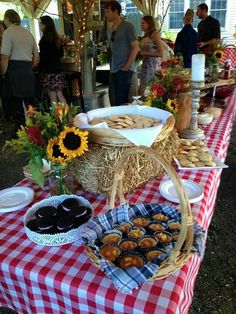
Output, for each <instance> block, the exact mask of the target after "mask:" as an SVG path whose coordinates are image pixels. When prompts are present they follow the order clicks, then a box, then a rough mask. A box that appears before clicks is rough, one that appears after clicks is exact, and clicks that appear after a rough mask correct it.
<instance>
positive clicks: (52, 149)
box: [47, 137, 70, 165]
mask: <svg viewBox="0 0 236 314" xmlns="http://www.w3.org/2000/svg"><path fill="white" fill-rule="evenodd" d="M58 142H59V139H58V137H53V138H52V139H50V140H49V141H48V145H47V155H48V157H49V159H50V160H51V161H52V162H55V163H57V164H61V165H64V164H65V163H66V162H67V161H68V160H69V159H70V158H68V156H66V155H65V154H63V153H62V152H61V150H60V147H59V143H58Z"/></svg>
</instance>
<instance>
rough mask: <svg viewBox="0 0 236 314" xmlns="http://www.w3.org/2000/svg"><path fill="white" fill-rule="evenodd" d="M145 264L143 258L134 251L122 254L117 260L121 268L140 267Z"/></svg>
mask: <svg viewBox="0 0 236 314" xmlns="http://www.w3.org/2000/svg"><path fill="white" fill-rule="evenodd" d="M145 263H146V260H145V258H144V256H142V255H141V254H140V253H138V252H135V251H130V252H124V253H122V254H121V255H120V257H119V259H118V265H119V266H120V267H121V268H130V267H141V266H143V265H144V264H145Z"/></svg>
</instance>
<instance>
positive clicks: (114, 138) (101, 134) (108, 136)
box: [88, 116, 175, 146]
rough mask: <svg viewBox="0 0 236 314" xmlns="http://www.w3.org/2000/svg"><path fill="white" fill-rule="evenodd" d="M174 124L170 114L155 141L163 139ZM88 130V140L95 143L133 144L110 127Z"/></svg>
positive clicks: (108, 144)
mask: <svg viewBox="0 0 236 314" xmlns="http://www.w3.org/2000/svg"><path fill="white" fill-rule="evenodd" d="M174 126H175V118H174V116H170V117H169V118H168V119H167V120H166V122H165V123H164V125H163V127H162V129H161V131H160V133H159V134H158V137H157V138H156V140H155V143H156V142H160V141H163V140H164V139H165V138H166V137H167V136H168V134H169V133H170V132H171V131H172V130H173V128H174ZM88 131H89V142H92V143H97V144H101V145H105V146H134V144H133V143H132V142H130V141H129V140H128V139H127V138H125V137H123V136H122V135H121V134H119V133H118V132H116V131H114V130H112V129H99V128H95V129H92V128H90V129H88Z"/></svg>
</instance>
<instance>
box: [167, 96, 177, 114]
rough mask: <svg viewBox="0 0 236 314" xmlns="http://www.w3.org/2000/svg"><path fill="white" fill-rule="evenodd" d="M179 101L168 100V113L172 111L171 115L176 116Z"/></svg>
mask: <svg viewBox="0 0 236 314" xmlns="http://www.w3.org/2000/svg"><path fill="white" fill-rule="evenodd" d="M178 107H179V104H178V101H177V100H176V99H170V98H169V99H168V100H167V102H166V108H167V109H168V111H170V112H171V113H173V114H175V113H176V112H178Z"/></svg>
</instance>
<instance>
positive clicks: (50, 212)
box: [35, 206, 57, 219]
mask: <svg viewBox="0 0 236 314" xmlns="http://www.w3.org/2000/svg"><path fill="white" fill-rule="evenodd" d="M56 215H57V209H56V208H55V207H53V206H44V207H40V208H39V209H38V210H37V211H36V213H35V216H36V217H37V218H40V219H46V218H49V217H55V216H56Z"/></svg>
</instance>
